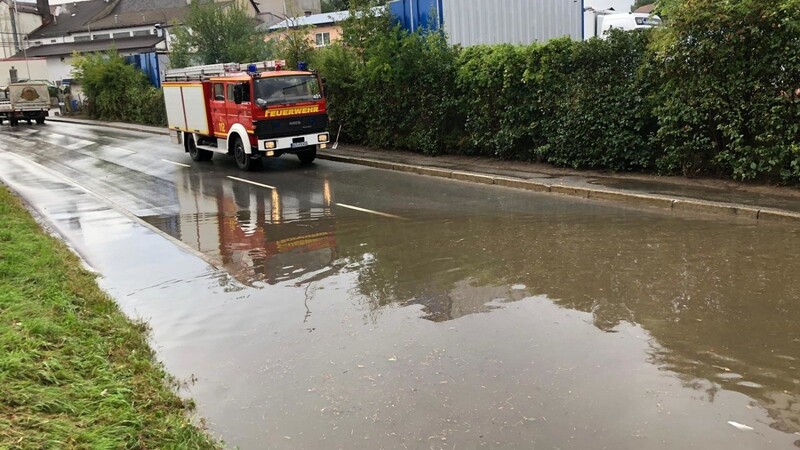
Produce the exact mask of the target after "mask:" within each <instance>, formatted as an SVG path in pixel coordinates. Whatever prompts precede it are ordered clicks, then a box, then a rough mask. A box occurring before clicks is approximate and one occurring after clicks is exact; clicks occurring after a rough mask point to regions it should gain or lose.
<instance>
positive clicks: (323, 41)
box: [314, 33, 331, 47]
mask: <svg viewBox="0 0 800 450" xmlns="http://www.w3.org/2000/svg"><path fill="white" fill-rule="evenodd" d="M314 39H315V41H316V43H317V47H327V46H329V45H331V34H330V33H317V34H315V35H314Z"/></svg>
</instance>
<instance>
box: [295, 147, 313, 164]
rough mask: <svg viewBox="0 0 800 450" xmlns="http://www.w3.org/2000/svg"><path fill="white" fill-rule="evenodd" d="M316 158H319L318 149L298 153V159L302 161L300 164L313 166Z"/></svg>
mask: <svg viewBox="0 0 800 450" xmlns="http://www.w3.org/2000/svg"><path fill="white" fill-rule="evenodd" d="M316 158H317V149H316V148H311V149H309V150H303V151H302V152H299V153H297V159H299V160H300V164H311V163H312V162H313V161H314V159H316Z"/></svg>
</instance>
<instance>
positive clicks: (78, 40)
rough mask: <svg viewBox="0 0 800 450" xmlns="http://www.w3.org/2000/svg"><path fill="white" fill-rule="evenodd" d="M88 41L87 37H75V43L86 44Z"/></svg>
mask: <svg viewBox="0 0 800 450" xmlns="http://www.w3.org/2000/svg"><path fill="white" fill-rule="evenodd" d="M88 40H90V38H89V36H75V42H86V41H88Z"/></svg>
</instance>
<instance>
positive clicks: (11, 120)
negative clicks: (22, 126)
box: [8, 119, 19, 127]
mask: <svg viewBox="0 0 800 450" xmlns="http://www.w3.org/2000/svg"><path fill="white" fill-rule="evenodd" d="M8 124H9V125H11V126H12V127H15V126H17V125H19V120H17V119H9V120H8Z"/></svg>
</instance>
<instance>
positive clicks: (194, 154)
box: [185, 133, 214, 161]
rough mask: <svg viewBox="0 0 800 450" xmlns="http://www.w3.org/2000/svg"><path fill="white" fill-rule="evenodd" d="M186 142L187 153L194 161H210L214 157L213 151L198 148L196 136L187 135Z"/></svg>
mask: <svg viewBox="0 0 800 450" xmlns="http://www.w3.org/2000/svg"><path fill="white" fill-rule="evenodd" d="M185 142H186V151H188V152H189V156H191V158H192V160H194V161H210V160H211V158H212V157H213V156H214V152H212V151H209V150H202V149H199V148H197V144H196V143H195V142H194V136H192V135H191V134H189V133H186V139H185Z"/></svg>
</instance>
